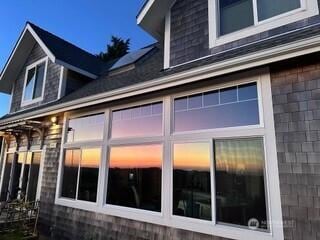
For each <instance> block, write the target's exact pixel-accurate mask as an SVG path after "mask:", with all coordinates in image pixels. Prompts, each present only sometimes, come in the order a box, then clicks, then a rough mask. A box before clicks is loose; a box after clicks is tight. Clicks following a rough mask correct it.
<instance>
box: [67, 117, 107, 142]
mask: <svg viewBox="0 0 320 240" xmlns="http://www.w3.org/2000/svg"><path fill="white" fill-rule="evenodd" d="M104 122H105V115H104V114H98V115H92V116H86V117H81V118H75V119H70V120H69V126H68V133H67V134H68V135H67V142H68V143H72V142H81V141H90V140H102V138H103V131H104Z"/></svg>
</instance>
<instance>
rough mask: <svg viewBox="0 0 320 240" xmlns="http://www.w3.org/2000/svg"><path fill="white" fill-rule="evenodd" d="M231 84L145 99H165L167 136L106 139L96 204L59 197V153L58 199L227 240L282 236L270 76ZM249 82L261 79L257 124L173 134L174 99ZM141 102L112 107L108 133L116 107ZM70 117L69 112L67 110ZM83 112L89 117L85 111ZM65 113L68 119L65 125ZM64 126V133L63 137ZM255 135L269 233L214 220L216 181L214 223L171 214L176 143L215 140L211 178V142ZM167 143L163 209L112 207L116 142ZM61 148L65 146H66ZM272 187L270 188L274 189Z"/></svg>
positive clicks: (239, 77) (241, 78) (271, 239)
mask: <svg viewBox="0 0 320 240" xmlns="http://www.w3.org/2000/svg"><path fill="white" fill-rule="evenodd" d="M226 80H227V82H228V83H225V84H216V85H214V86H211V87H205V88H200V89H199V88H197V89H196V90H193V91H186V92H183V93H182V94H180V93H179V94H174V95H167V96H164V97H162V98H160V99H159V98H155V99H151V100H150V99H149V100H148V101H144V102H143V104H148V103H155V102H159V100H162V102H163V124H164V129H163V130H164V136H162V137H151V138H150V137H148V138H131V139H110V138H109V137H105V138H104V141H103V146H102V149H103V153H102V160H101V166H102V168H101V169H100V172H101V174H100V175H99V182H101V184H100V185H99V190H98V196H99V197H98V198H99V201H98V203H97V204H94V205H92V204H87V203H83V202H77V201H66V200H65V199H61V198H59V195H58V193H59V189H60V184H61V177H60V175H61V167H62V166H63V165H62V163H63V155H62V154H61V155H60V167H59V172H58V177H59V181H58V183H57V194H56V199H55V203H56V204H58V205H62V206H67V207H72V208H78V209H83V210H87V211H93V212H97V213H103V214H107V215H112V216H117V217H122V218H128V219H133V220H137V221H144V222H148V223H153V224H157V225H163V226H168V227H172V228H179V229H185V230H189V231H194V232H200V233H204V234H210V235H214V236H220V237H224V238H232V239H238V240H256V239H259V240H282V239H284V236H283V226H282V210H281V198H280V187H279V171H278V162H277V151H276V140H275V129H274V118H273V105H272V93H271V80H270V73H269V71H268V70H265V71H262V72H260V73H259V74H255V75H254V76H249V77H246V76H243V75H236V76H231V77H228V79H226ZM250 82H257V89H258V99H259V109H260V110H259V115H260V124H259V125H254V126H244V127H230V128H221V129H210V130H205V131H190V132H183V133H174V132H173V118H172V117H173V114H174V109H173V104H174V102H173V100H174V99H175V98H177V97H180V96H187V95H191V94H194V93H199V92H203V91H211V90H214V89H221V88H225V87H231V86H234V85H241V84H245V83H250ZM139 103H140V102H135V103H132V104H128V105H123V106H118V107H115V108H108V109H106V110H105V112H106V126H107V127H106V128H105V136H109V134H110V130H111V128H110V127H111V113H112V111H113V110H118V109H124V108H129V107H134V106H137V105H139ZM66 115H67V114H66ZM84 115H88V114H87V113H86V114H84ZM66 119H67V117H65V123H66V121H67V120H66ZM66 129H67V126H65V127H64V134H63V137H64V139H65V137H66V133H65V130H66ZM244 137H245V138H253V137H262V138H263V139H264V145H265V149H264V151H265V155H266V156H265V179H266V183H265V184H266V186H267V189H266V202H267V204H266V208H267V216H268V217H269V219H268V221H270V229H269V230H270V232H265V231H253V230H249V229H246V228H243V227H235V226H230V225H226V224H217V223H216V222H215V215H214V211H215V199H214V198H215V191H214V182H212V186H211V189H212V211H213V214H212V221H206V220H199V219H193V218H187V217H182V216H174V215H173V214H172V198H173V192H172V189H173V188H172V187H173V183H172V181H173V168H172V167H173V159H172V156H173V144H174V143H181V142H209V143H211V147H210V148H211V167H210V168H211V178H212V179H213V177H214V174H215V173H214V171H213V170H214V165H213V164H214V161H213V160H214V159H213V150H214V149H213V141H214V139H224V138H233V139H239V138H244ZM159 142H161V143H162V144H163V168H162V194H161V196H162V207H161V208H162V211H161V213H157V212H152V211H146V210H140V209H134V208H128V207H120V206H111V205H108V204H106V203H105V200H106V192H107V179H108V162H109V151H110V147H112V146H115V145H116V146H119V145H130V146H132V145H137V144H146V145H149V144H152V143H155V144H156V143H159ZM62 149H63V146H62ZM271 190H272V191H271Z"/></svg>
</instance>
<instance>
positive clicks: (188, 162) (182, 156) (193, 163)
mask: <svg viewBox="0 0 320 240" xmlns="http://www.w3.org/2000/svg"><path fill="white" fill-rule="evenodd" d="M174 168H175V169H184V170H188V169H190V170H208V171H209V169H210V145H209V144H208V143H183V144H175V145H174Z"/></svg>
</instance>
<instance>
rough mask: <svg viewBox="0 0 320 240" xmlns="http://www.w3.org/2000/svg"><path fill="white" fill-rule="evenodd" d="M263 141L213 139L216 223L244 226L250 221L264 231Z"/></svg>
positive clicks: (265, 227) (255, 139)
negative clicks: (254, 220) (214, 140)
mask: <svg viewBox="0 0 320 240" xmlns="http://www.w3.org/2000/svg"><path fill="white" fill-rule="evenodd" d="M263 145H264V144H263V138H250V139H231V140H228V139H226V140H217V141H216V142H215V155H216V157H215V159H216V173H215V176H216V198H217V199H216V203H217V221H218V222H220V223H228V224H236V225H242V226H248V221H249V220H250V219H257V220H258V221H259V228H260V229H268V222H267V209H266V197H265V179H264V146H263Z"/></svg>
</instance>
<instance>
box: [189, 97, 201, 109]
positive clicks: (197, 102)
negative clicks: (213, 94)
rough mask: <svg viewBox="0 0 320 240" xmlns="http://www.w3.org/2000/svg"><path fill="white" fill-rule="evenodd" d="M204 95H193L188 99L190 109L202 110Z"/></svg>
mask: <svg viewBox="0 0 320 240" xmlns="http://www.w3.org/2000/svg"><path fill="white" fill-rule="evenodd" d="M202 99H203V98H202V94H198V95H193V96H191V97H189V98H188V108H189V109H190V108H201V107H202Z"/></svg>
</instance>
